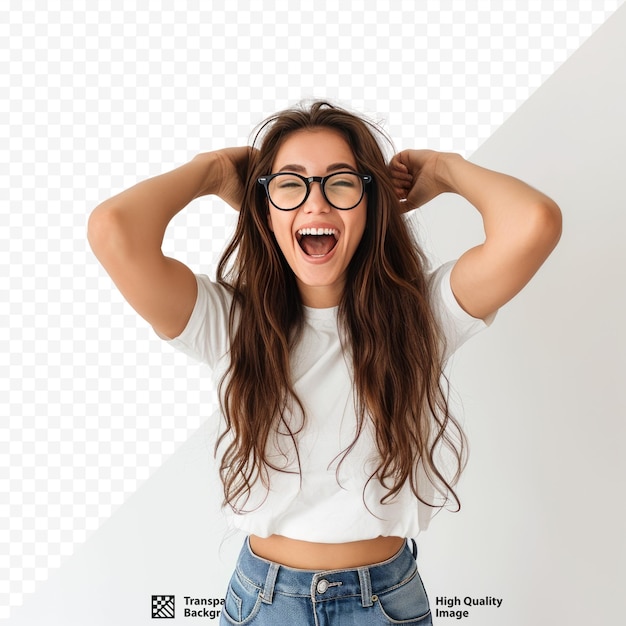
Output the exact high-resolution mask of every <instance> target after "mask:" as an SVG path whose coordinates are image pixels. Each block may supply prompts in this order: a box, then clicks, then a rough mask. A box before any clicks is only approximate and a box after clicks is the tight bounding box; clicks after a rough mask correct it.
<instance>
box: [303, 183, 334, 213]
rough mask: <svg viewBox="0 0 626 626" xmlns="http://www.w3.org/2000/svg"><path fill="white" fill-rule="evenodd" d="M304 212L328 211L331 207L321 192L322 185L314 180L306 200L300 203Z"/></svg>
mask: <svg viewBox="0 0 626 626" xmlns="http://www.w3.org/2000/svg"><path fill="white" fill-rule="evenodd" d="M302 206H303V209H304V212H305V213H328V212H329V211H330V209H331V206H330V204H328V202H326V198H324V194H323V193H322V185H321V184H320V183H319V182H317V181H314V182H312V183H311V191H310V193H309V197H308V198H307V199H306V202H305V203H304V204H303V205H302Z"/></svg>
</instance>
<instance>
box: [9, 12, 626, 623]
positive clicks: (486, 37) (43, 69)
mask: <svg viewBox="0 0 626 626" xmlns="http://www.w3.org/2000/svg"><path fill="white" fill-rule="evenodd" d="M6 4H7V3H3V5H2V8H1V9H0V89H1V92H0V93H1V94H2V97H1V98H0V120H1V122H2V123H1V124H0V239H1V241H2V244H1V246H0V259H1V261H0V292H1V301H0V303H1V308H0V321H1V323H0V420H1V421H0V546H1V547H0V618H6V617H8V615H9V610H10V607H11V606H15V605H18V604H20V603H21V602H22V600H23V597H24V595H25V594H27V593H30V592H32V591H34V590H35V588H36V585H37V583H38V582H39V581H42V580H44V579H46V577H47V576H48V575H49V573H50V571H51V569H52V568H56V567H58V566H59V565H60V564H62V562H63V559H64V558H66V557H67V556H68V555H70V554H71V553H72V552H73V550H74V549H75V547H76V546H77V544H79V543H81V542H83V541H85V539H86V538H87V537H88V536H89V533H91V532H93V531H94V530H95V529H96V528H97V527H98V526H99V524H100V523H101V522H102V521H103V520H104V519H106V518H107V517H109V516H110V515H111V514H112V512H113V511H114V510H115V508H116V507H118V506H119V505H120V504H121V503H122V502H123V501H124V499H125V498H126V497H127V496H128V495H129V494H131V493H132V492H133V491H134V490H135V489H136V488H137V487H138V485H139V484H140V483H141V482H142V481H144V480H145V479H146V478H148V477H149V476H150V474H151V472H152V471H153V470H154V469H155V468H157V467H158V466H159V465H161V464H162V462H163V460H164V459H165V458H166V457H167V456H168V455H170V454H171V453H172V452H173V451H175V449H176V448H177V446H178V445H179V444H180V443H181V442H183V441H184V440H185V439H186V438H187V437H188V436H189V435H190V433H191V432H192V431H193V430H194V429H196V428H197V427H198V426H199V425H200V424H201V423H202V421H203V420H204V419H206V417H207V416H208V415H210V413H211V412H212V411H213V409H214V401H213V396H212V389H211V386H210V384H209V382H208V371H207V370H206V369H204V368H203V367H201V366H199V365H196V364H194V363H191V362H189V360H188V359H186V358H185V357H184V356H182V355H180V354H177V353H175V352H173V351H172V350H171V349H170V348H169V347H167V346H165V345H162V344H161V342H160V341H159V340H158V339H157V338H156V336H155V335H154V334H153V332H152V331H151V329H150V328H149V327H148V325H147V324H146V323H145V322H144V321H143V320H141V319H140V318H139V317H138V316H137V315H136V314H135V313H134V311H133V310H132V309H131V308H130V307H129V306H128V305H127V304H126V303H125V302H124V301H123V300H122V298H121V296H120V295H119V294H118V293H117V292H116V291H115V290H114V288H113V285H112V283H111V281H110V279H109V278H108V276H107V275H106V273H105V272H104V270H103V269H101V268H100V266H99V265H98V264H97V262H96V260H95V258H94V257H93V255H92V254H91V252H90V250H89V248H88V245H87V241H86V237H85V232H86V221H87V217H88V214H89V212H90V210H91V209H92V208H94V207H95V206H96V205H97V204H98V203H99V202H101V201H102V200H104V199H106V198H107V197H109V196H111V195H113V194H114V193H117V192H119V191H121V190H122V189H125V188H127V187H129V186H130V185H132V184H134V183H135V182H137V181H139V180H142V179H145V178H147V177H149V176H152V175H155V174H158V173H161V172H164V171H167V170H169V169H172V168H174V167H175V166H177V165H180V164H182V163H184V162H186V161H187V160H189V159H190V158H192V157H193V156H194V155H195V154H196V153H198V152H200V151H207V150H211V149H214V148H221V147H224V146H228V145H235V144H242V143H245V142H247V141H248V139H249V136H250V132H251V131H252V129H253V127H254V126H255V125H256V124H257V123H258V122H259V121H261V119H263V118H264V117H266V116H267V115H269V114H271V113H273V112H275V111H277V110H279V109H282V108H284V107H285V106H288V105H291V104H294V103H296V102H297V101H298V100H300V99H302V98H311V97H323V98H330V99H332V100H334V101H336V102H338V103H340V104H343V105H344V106H347V107H349V108H352V109H354V110H357V111H361V112H364V113H366V114H368V115H370V116H371V117H373V118H374V119H376V120H379V121H382V122H383V123H384V126H385V128H386V130H387V131H388V132H389V133H390V135H391V136H392V138H393V139H394V141H395V142H396V146H397V147H398V149H400V148H406V147H426V146H428V147H432V148H435V149H441V150H454V151H458V152H461V153H463V154H464V155H466V156H468V155H470V154H471V153H472V152H473V151H474V150H475V149H476V148H477V147H478V146H479V145H480V144H481V142H483V141H484V140H485V139H487V138H488V137H489V136H490V134H491V133H492V132H493V131H494V130H495V129H496V128H497V127H498V126H499V125H500V124H502V122H503V121H504V120H505V119H506V117H507V116H508V115H509V114H511V113H512V112H513V111H515V109H516V108H517V107H518V106H519V105H520V104H521V103H523V102H524V101H525V100H526V99H527V98H528V97H529V95H530V94H531V93H532V92H533V91H534V90H535V89H536V88H537V87H539V86H540V85H541V83H542V82H543V81H544V80H545V79H546V78H548V77H549V76H550V75H551V74H552V73H553V72H554V71H555V70H556V69H557V68H558V66H559V65H560V64H561V63H563V62H564V61H565V60H566V59H567V57H568V56H569V55H570V54H571V53H572V52H574V51H575V50H576V49H577V48H578V47H579V46H580V45H581V43H582V42H583V41H584V40H585V39H586V38H587V37H589V36H590V35H591V34H592V33H593V31H594V30H595V29H596V28H597V27H598V26H599V25H601V24H602V23H603V22H604V21H606V20H607V19H608V18H609V16H610V14H611V13H612V12H613V11H615V10H616V9H617V8H618V7H619V5H620V4H622V2H620V1H617V0H598V1H593V2H592V1H591V0H586V1H580V2H574V1H572V2H569V1H568V2H565V0H561V1H557V2H543V1H542V2H539V1H538V0H529V2H527V3H513V2H488V1H481V2H450V1H443V2H434V1H430V2H420V3H416V2H412V1H397V2H380V1H379V2H373V1H363V0H360V1H359V0H353V1H352V2H351V3H349V4H350V8H349V9H345V10H344V9H337V8H336V5H337V3H336V2H328V3H325V2H315V3H310V2H307V3H301V4H302V5H303V7H302V9H295V8H294V7H297V6H298V5H299V4H300V3H297V2H291V1H290V2H287V0H283V1H280V2H258V1H257V2H238V1H236V0H228V1H214V2H185V3H165V2H164V3H162V4H161V3H159V2H151V3H150V9H149V10H145V9H139V8H130V5H132V3H131V2H114V3H108V2H105V1H102V2H99V3H97V4H95V5H94V6H97V7H98V8H96V9H85V8H84V7H85V5H87V3H85V2H74V3H69V2H62V1H61V0H50V1H48V2H46V3H40V2H36V1H35V0H30V1H29V0H23V1H20V2H17V1H13V2H11V1H10V2H9V3H8V4H9V8H6ZM72 4H73V5H74V6H73V8H68V7H69V6H71V5H72ZM146 4H147V3H137V6H145V5H146ZM174 4H176V5H177V6H183V7H185V8H178V9H174V10H173V9H172V8H170V7H171V6H173V5H174ZM522 4H526V5H527V6H528V8H527V9H522V8H521V6H522ZM11 6H12V7H13V8H10V7H11ZM44 6H45V7H47V8H45V9H42V8H41V7H44ZM416 6H419V7H420V8H417V9H416V8H415V7H416ZM513 6H516V8H514V9H513V8H511V7H513ZM233 217H234V216H233V214H232V212H231V211H230V210H229V209H228V208H227V207H224V206H222V205H221V204H220V203H219V202H217V201H215V200H213V199H202V200H199V201H196V202H195V203H193V204H192V205H191V206H190V207H189V208H188V209H187V210H186V211H184V212H183V214H181V215H180V216H178V217H177V218H176V219H175V221H174V222H173V224H172V226H171V228H170V230H169V231H168V236H167V240H166V244H165V250H166V252H167V253H168V254H171V255H173V256H176V257H177V258H179V259H181V260H182V261H184V262H186V263H187V264H188V265H189V266H190V267H192V269H194V270H195V271H203V272H207V273H209V274H212V273H213V271H214V266H215V261H216V259H217V258H218V256H219V253H220V251H221V250H222V249H223V246H224V244H225V241H226V238H227V237H228V235H229V233H230V232H231V230H232V225H233V223H234V221H233Z"/></svg>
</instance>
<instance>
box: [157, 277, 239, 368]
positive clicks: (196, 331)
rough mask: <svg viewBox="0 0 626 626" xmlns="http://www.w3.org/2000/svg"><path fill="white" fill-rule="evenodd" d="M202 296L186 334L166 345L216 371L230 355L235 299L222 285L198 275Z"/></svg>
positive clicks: (195, 306)
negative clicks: (224, 358)
mask: <svg viewBox="0 0 626 626" xmlns="http://www.w3.org/2000/svg"><path fill="white" fill-rule="evenodd" d="M196 282H197V285H198V295H197V297H196V303H195V305H194V308H193V311H192V312H191V317H190V318H189V321H188V322H187V325H186V326H185V328H184V330H183V332H182V333H181V334H180V335H178V337H176V338H174V339H167V338H165V337H162V339H164V341H165V342H166V343H168V344H169V345H170V346H172V347H173V348H175V349H176V350H180V351H181V352H184V353H185V354H187V355H188V356H190V357H192V358H193V359H195V360H197V361H201V362H203V363H206V364H207V365H209V366H210V367H215V365H216V364H217V362H218V361H219V360H220V359H221V358H222V357H223V356H224V355H225V354H226V353H227V352H228V349H229V345H230V342H229V339H228V320H229V315H230V307H231V305H232V296H231V294H230V293H229V292H228V290H227V289H226V288H225V287H223V286H222V285H220V284H218V283H215V282H213V281H211V280H210V279H209V277H208V276H205V275H203V274H196Z"/></svg>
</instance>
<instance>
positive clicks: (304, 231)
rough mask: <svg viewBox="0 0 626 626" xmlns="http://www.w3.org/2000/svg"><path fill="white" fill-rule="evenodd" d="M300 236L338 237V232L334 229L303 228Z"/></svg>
mask: <svg viewBox="0 0 626 626" xmlns="http://www.w3.org/2000/svg"><path fill="white" fill-rule="evenodd" d="M298 235H332V236H333V237H336V236H337V231H336V230H335V229H334V228H301V229H300V230H299V231H298Z"/></svg>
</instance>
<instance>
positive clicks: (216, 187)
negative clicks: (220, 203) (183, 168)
mask: <svg viewBox="0 0 626 626" xmlns="http://www.w3.org/2000/svg"><path fill="white" fill-rule="evenodd" d="M257 154H258V150H257V149H256V148H251V147H250V146H241V147H236V148H224V149H222V150H215V151H213V152H205V153H202V154H199V155H198V156H197V157H196V159H205V160H207V163H209V164H210V167H209V172H208V174H207V181H206V186H205V189H204V193H203V195H206V194H213V195H216V196H219V197H220V198H221V199H222V200H224V202H227V203H228V204H229V205H230V206H231V207H233V209H235V210H236V211H239V209H240V208H241V204H242V202H243V197H244V193H245V188H246V183H247V180H248V175H249V172H250V171H251V169H252V166H253V165H254V159H255V158H256V155H257Z"/></svg>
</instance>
